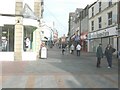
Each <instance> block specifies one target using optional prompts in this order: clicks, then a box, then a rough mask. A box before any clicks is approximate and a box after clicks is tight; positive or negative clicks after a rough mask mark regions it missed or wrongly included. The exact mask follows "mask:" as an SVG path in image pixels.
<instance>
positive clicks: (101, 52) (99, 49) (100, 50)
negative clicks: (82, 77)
mask: <svg viewBox="0 0 120 90" xmlns="http://www.w3.org/2000/svg"><path fill="white" fill-rule="evenodd" d="M96 57H97V64H96V67H98V68H99V67H100V64H101V58H103V50H102V44H99V46H98V47H97V52H96Z"/></svg>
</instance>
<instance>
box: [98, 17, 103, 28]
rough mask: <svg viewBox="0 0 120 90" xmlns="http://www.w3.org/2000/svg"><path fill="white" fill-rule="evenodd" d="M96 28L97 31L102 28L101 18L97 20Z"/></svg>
mask: <svg viewBox="0 0 120 90" xmlns="http://www.w3.org/2000/svg"><path fill="white" fill-rule="evenodd" d="M98 27H99V29H100V28H102V17H99V18H98Z"/></svg>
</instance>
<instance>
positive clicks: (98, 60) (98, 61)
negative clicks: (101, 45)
mask: <svg viewBox="0 0 120 90" xmlns="http://www.w3.org/2000/svg"><path fill="white" fill-rule="evenodd" d="M100 63H101V57H97V65H96V66H97V67H100Z"/></svg>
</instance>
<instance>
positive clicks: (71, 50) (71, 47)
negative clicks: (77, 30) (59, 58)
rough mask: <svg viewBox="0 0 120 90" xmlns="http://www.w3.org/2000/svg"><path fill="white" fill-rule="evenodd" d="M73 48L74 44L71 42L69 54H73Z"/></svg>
mask: <svg viewBox="0 0 120 90" xmlns="http://www.w3.org/2000/svg"><path fill="white" fill-rule="evenodd" d="M74 49H75V47H74V45H73V44H72V45H71V46H70V53H71V54H74Z"/></svg>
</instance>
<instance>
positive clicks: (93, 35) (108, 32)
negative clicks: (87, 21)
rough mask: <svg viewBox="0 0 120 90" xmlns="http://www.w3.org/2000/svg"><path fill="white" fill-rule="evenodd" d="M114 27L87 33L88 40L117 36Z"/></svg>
mask: <svg viewBox="0 0 120 90" xmlns="http://www.w3.org/2000/svg"><path fill="white" fill-rule="evenodd" d="M116 27H117V26H115V27H112V28H108V29H105V30H101V31H97V32H93V33H89V34H88V39H92V38H100V37H106V36H113V35H118V33H117V30H116Z"/></svg>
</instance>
